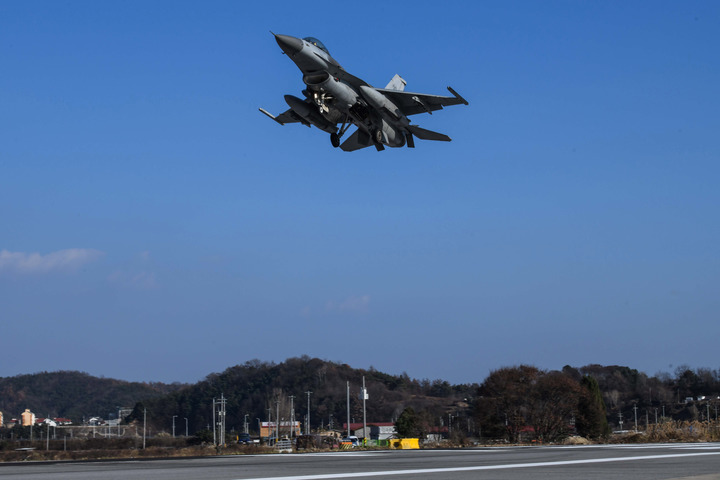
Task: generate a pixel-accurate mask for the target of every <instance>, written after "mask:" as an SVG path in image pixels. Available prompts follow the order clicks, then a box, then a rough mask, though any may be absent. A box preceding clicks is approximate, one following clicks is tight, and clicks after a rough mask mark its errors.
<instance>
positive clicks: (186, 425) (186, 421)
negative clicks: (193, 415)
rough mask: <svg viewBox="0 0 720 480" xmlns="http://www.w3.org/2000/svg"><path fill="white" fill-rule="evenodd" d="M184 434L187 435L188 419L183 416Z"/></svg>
mask: <svg viewBox="0 0 720 480" xmlns="http://www.w3.org/2000/svg"><path fill="white" fill-rule="evenodd" d="M185 436H186V437H187V436H188V419H187V417H185Z"/></svg>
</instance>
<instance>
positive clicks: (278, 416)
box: [275, 397, 280, 442]
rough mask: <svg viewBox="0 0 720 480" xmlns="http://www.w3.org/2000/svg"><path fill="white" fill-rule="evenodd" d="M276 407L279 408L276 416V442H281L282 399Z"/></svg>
mask: <svg viewBox="0 0 720 480" xmlns="http://www.w3.org/2000/svg"><path fill="white" fill-rule="evenodd" d="M275 406H276V408H277V415H276V416H275V424H276V428H275V441H276V442H277V441H279V440H280V397H278V399H277V401H276V402H275Z"/></svg>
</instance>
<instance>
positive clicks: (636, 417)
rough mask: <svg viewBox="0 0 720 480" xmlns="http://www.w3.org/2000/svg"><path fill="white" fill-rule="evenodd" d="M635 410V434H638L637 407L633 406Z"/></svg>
mask: <svg viewBox="0 0 720 480" xmlns="http://www.w3.org/2000/svg"><path fill="white" fill-rule="evenodd" d="M633 410H634V411H635V433H637V431H638V429H637V405H635V406H633Z"/></svg>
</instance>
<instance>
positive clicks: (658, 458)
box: [0, 443, 720, 480]
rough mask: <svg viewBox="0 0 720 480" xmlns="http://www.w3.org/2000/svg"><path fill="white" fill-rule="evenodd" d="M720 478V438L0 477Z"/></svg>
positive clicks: (1, 468)
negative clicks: (693, 440)
mask: <svg viewBox="0 0 720 480" xmlns="http://www.w3.org/2000/svg"><path fill="white" fill-rule="evenodd" d="M20 478H22V479H23V480H48V479H68V480H69V479H81V480H82V479H88V480H89V479H101V480H125V479H131V478H132V479H136V478H148V479H159V480H189V479H211V480H331V479H344V478H361V479H363V478H365V479H394V480H404V479H408V480H410V479H413V480H415V479H421V480H439V479H443V480H444V479H450V480H466V479H494V480H503V479H518V478H520V479H522V478H528V479H529V478H532V479H548V480H549V479H577V478H582V479H583V480H596V479H608V478H622V479H631V480H651V479H652V480H657V479H664V480H674V479H686V480H720V444H718V443H696V444H661V445H600V446H573V447H562V446H548V447H544V446H535V447H496V448H477V449H463V450H410V451H368V452H364V451H358V452H332V453H315V454H277V455H241V456H222V457H205V458H193V459H168V460H135V461H105V462H67V463H66V462H57V463H50V462H48V463H28V464H9V465H0V479H2V480H11V479H20Z"/></svg>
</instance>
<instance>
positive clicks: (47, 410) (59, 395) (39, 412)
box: [0, 371, 184, 423]
mask: <svg viewBox="0 0 720 480" xmlns="http://www.w3.org/2000/svg"><path fill="white" fill-rule="evenodd" d="M183 386H184V385H183V384H172V385H168V384H163V383H138V382H126V381H122V380H113V379H110V378H98V377H93V376H91V375H89V374H87V373H83V372H75V371H60V372H42V373H35V374H31V375H18V376H15V377H0V411H2V412H3V415H4V417H5V421H9V419H10V418H13V417H15V418H19V416H20V414H21V413H22V412H23V411H25V409H26V408H28V409H30V411H32V412H33V413H35V415H36V416H38V417H46V416H48V415H49V416H50V417H63V418H70V419H71V420H73V422H75V423H80V422H82V420H83V417H85V418H89V417H93V416H98V417H102V418H109V416H112V417H113V418H115V417H116V415H117V413H118V407H133V406H134V405H135V404H136V403H137V402H138V401H141V400H144V399H151V398H155V397H159V396H162V395H166V394H168V393H170V392H172V391H175V390H177V389H179V388H182V387H183Z"/></svg>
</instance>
